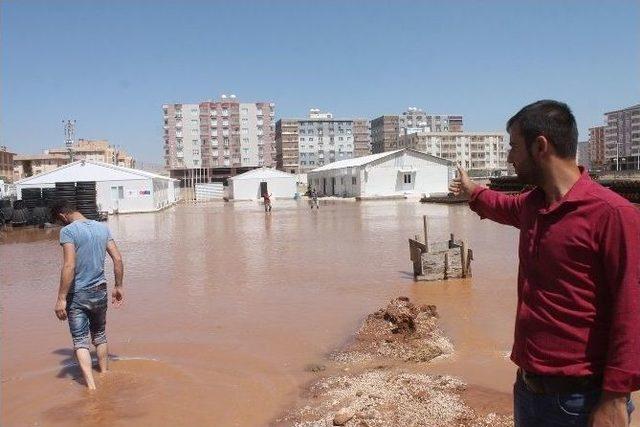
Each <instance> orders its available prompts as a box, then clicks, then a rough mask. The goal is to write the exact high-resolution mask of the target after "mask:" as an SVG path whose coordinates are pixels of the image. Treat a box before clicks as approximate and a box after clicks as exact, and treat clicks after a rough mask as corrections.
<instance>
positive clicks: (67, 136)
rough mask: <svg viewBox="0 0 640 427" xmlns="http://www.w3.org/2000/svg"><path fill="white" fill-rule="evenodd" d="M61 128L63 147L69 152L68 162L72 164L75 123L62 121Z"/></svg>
mask: <svg viewBox="0 0 640 427" xmlns="http://www.w3.org/2000/svg"><path fill="white" fill-rule="evenodd" d="M62 126H63V127H64V145H65V147H67V151H68V152H69V161H70V162H73V144H74V143H75V142H76V141H75V139H76V121H75V120H67V121H65V120H63V121H62Z"/></svg>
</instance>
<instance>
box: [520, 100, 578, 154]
mask: <svg viewBox="0 0 640 427" xmlns="http://www.w3.org/2000/svg"><path fill="white" fill-rule="evenodd" d="M513 125H518V129H519V130H520V132H521V133H522V136H523V137H524V141H525V143H526V145H527V151H528V150H529V149H530V147H531V145H532V144H533V141H535V139H536V138H537V137H539V136H544V137H545V138H547V139H548V140H549V142H551V144H552V145H553V148H555V150H556V153H557V154H558V156H559V157H561V158H564V159H568V158H573V157H576V150H577V148H578V127H577V125H576V118H575V117H574V116H573V113H572V112H571V109H570V108H569V106H568V105H567V104H565V103H564V102H558V101H553V100H550V99H543V100H541V101H537V102H534V103H533V104H529V105H527V106H526V107H524V108H523V109H522V110H520V111H518V112H517V113H516V114H515V115H514V116H513V117H511V118H510V119H509V121H508V122H507V131H509V130H510V129H511V128H512V126H513Z"/></svg>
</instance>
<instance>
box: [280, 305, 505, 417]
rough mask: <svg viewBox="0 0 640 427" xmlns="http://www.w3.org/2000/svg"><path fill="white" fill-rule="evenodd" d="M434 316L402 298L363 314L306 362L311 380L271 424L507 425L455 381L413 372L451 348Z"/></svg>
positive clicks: (431, 309) (432, 311) (433, 309)
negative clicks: (344, 336)
mask: <svg viewBox="0 0 640 427" xmlns="http://www.w3.org/2000/svg"><path fill="white" fill-rule="evenodd" d="M437 320H438V314H437V311H436V307H435V306H433V305H424V306H416V305H414V304H413V303H411V301H409V299H408V298H406V297H399V298H396V299H394V300H392V301H391V302H390V303H389V305H387V307H386V308H384V309H380V310H378V311H376V312H375V313H372V314H370V315H369V316H368V317H367V318H366V320H365V321H364V323H363V324H362V326H361V328H360V330H359V331H358V332H357V334H356V336H355V338H354V340H353V341H352V342H351V343H349V344H347V345H346V346H345V347H344V348H343V349H340V350H339V351H337V352H334V353H332V354H330V355H329V357H328V358H327V360H326V361H324V362H323V363H315V364H310V365H308V366H307V370H308V371H309V372H313V373H315V374H316V375H318V377H317V378H316V379H315V380H314V381H312V382H311V384H310V385H309V386H308V387H307V388H306V390H305V392H304V393H303V394H302V396H301V397H300V399H299V402H298V404H297V405H296V407H294V408H292V409H290V410H289V411H287V412H286V413H285V414H283V415H282V416H281V417H279V418H278V419H277V420H276V421H274V422H273V425H274V426H300V427H302V426H318V427H320V426H347V427H356V426H357V427H367V426H369V427H387V426H389V427H391V426H394V427H395V426H465V427H466V426H478V427H480V426H511V425H513V418H512V416H511V414H509V413H505V411H504V408H502V410H501V413H500V410H498V411H497V412H494V411H491V408H486V407H484V408H483V409H482V411H478V410H474V409H472V408H471V407H470V406H469V405H468V403H467V402H465V399H464V396H465V391H466V390H467V385H466V384H465V383H464V382H462V381H461V380H460V379H458V378H455V377H451V376H442V375H428V374H424V373H421V372H419V369H418V367H419V366H420V364H424V363H428V362H430V361H432V360H434V359H435V358H438V357H447V356H448V355H450V354H452V353H453V345H452V344H451V342H450V341H449V340H448V339H447V338H446V337H445V336H444V335H443V333H442V331H440V329H438V325H437Z"/></svg>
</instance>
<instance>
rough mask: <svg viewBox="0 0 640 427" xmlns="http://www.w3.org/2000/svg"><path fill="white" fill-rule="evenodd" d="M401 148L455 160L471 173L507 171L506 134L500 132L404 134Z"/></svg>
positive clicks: (400, 143)
mask: <svg viewBox="0 0 640 427" xmlns="http://www.w3.org/2000/svg"><path fill="white" fill-rule="evenodd" d="M398 145H399V146H398V148H413V149H415V150H418V151H422V152H425V153H428V154H431V155H433V156H437V157H440V158H443V159H446V160H450V161H452V162H455V163H456V164H458V165H460V166H462V167H463V168H465V169H467V170H469V171H470V173H472V174H477V175H484V174H498V173H500V174H502V173H506V171H507V151H508V149H507V146H506V144H505V134H504V133H500V132H495V133H494V132H417V133H409V134H407V135H402V136H401V137H400V139H399V143H398Z"/></svg>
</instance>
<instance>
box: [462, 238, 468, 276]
mask: <svg viewBox="0 0 640 427" xmlns="http://www.w3.org/2000/svg"><path fill="white" fill-rule="evenodd" d="M460 261H461V263H462V277H467V242H465V241H464V240H463V241H462V248H461V249H460Z"/></svg>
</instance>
